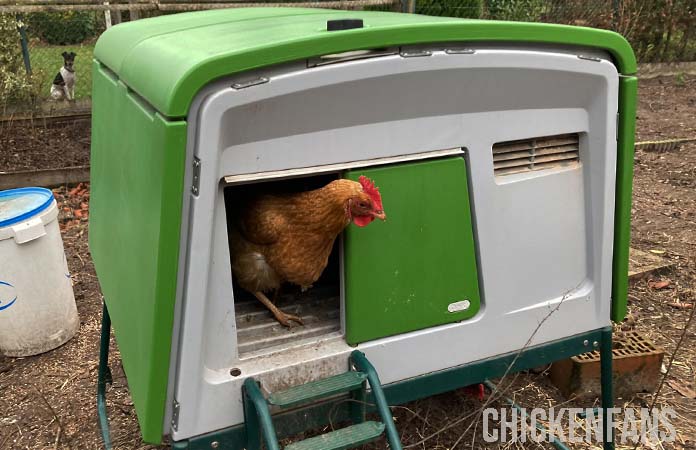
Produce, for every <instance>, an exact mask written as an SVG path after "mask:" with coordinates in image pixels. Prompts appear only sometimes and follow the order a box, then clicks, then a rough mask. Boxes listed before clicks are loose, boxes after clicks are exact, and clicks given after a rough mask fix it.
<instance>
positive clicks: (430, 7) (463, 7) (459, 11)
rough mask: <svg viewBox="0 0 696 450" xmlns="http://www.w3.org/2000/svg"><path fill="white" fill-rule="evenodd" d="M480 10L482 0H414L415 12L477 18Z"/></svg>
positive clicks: (479, 15)
mask: <svg viewBox="0 0 696 450" xmlns="http://www.w3.org/2000/svg"><path fill="white" fill-rule="evenodd" d="M482 10H483V8H482V0H456V1H453V0H416V14H426V15H430V16H446V17H466V18H473V19H478V18H480V17H481V12H482Z"/></svg>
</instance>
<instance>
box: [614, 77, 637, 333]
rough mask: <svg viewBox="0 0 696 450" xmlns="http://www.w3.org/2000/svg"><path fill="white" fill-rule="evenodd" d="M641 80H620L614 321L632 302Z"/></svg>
mask: <svg viewBox="0 0 696 450" xmlns="http://www.w3.org/2000/svg"><path fill="white" fill-rule="evenodd" d="M637 98H638V79H637V78H636V77H622V78H621V79H620V80H619V129H618V142H617V149H616V150H617V159H616V200H615V201H616V206H615V210H614V260H613V267H612V272H613V273H612V286H611V299H612V302H611V319H612V320H613V321H614V322H621V321H622V320H623V319H624V317H626V305H627V302H628V252H629V247H630V244H631V200H632V198H633V196H632V192H633V153H634V140H635V132H636V103H637Z"/></svg>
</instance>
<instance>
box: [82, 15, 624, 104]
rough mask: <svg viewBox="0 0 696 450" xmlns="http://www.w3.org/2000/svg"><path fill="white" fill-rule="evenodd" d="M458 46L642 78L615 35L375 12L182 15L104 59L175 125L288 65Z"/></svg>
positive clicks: (115, 31) (103, 43)
mask: <svg viewBox="0 0 696 450" xmlns="http://www.w3.org/2000/svg"><path fill="white" fill-rule="evenodd" d="M340 18H361V19H363V21H364V24H365V26H364V28H360V29H353V30H345V31H332V32H328V31H326V21H327V20H330V19H340ZM456 41H467V42H474V41H497V42H527V43H553V44H563V45H577V46H583V47H594V48H599V49H604V50H607V51H608V52H610V53H611V55H612V56H613V58H614V62H615V64H616V66H617V68H618V70H619V72H620V73H622V74H624V75H631V74H634V73H635V72H636V60H635V56H634V55H633V51H632V50H631V47H630V45H629V44H628V42H627V41H626V40H625V39H624V38H623V37H622V36H621V35H619V34H616V33H614V32H611V31H607V30H597V29H593V28H584V27H572V26H565V25H553V24H540V23H521V22H498V21H484V20H470V19H453V18H448V17H430V16H420V15H415V14H400V13H388V12H376V11H335V10H323V9H300V8H241V9H223V10H210V11H203V12H193V13H183V14H174V15H167V16H161V17H156V18H152V19H143V20H137V21H133V22H127V23H123V24H121V25H117V26H115V27H112V28H111V29H109V30H108V31H106V32H105V33H104V34H102V36H101V38H100V39H99V41H98V42H97V45H96V48H95V50H94V55H95V58H96V59H97V60H98V61H99V62H101V63H102V64H104V65H105V66H106V67H108V68H109V69H110V70H112V71H113V72H115V73H116V74H117V75H118V77H119V79H121V80H122V81H123V82H124V83H125V84H127V85H128V86H129V88H130V89H132V90H133V91H135V92H136V93H138V94H139V95H140V96H142V97H143V98H145V99H146V100H147V101H148V102H149V103H150V104H151V105H152V106H153V107H154V108H155V109H157V110H158V111H159V112H160V113H161V114H162V115H164V116H167V117H185V116H186V115H187V112H188V109H189V106H190V105H191V101H192V100H193V97H194V96H195V95H196V93H197V92H198V91H199V90H200V89H201V88H203V87H204V86H205V85H207V84H208V83H210V82H211V81H213V80H215V79H217V78H220V77H224V76H227V75H230V74H233V73H238V72H242V71H245V70H249V69H254V68H258V67H263V66H270V65H273V64H278V63H282V62H288V61H293V60H298V59H304V58H308V57H313V56H321V55H326V54H331V53H336V52H344V51H349V50H358V49H370V48H380V47H385V46H397V45H407V44H420V43H432V42H456Z"/></svg>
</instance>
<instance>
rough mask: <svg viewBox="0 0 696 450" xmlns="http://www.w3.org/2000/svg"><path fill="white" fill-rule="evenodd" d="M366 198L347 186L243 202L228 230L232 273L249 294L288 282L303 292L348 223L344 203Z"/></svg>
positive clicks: (357, 186)
mask: <svg viewBox="0 0 696 450" xmlns="http://www.w3.org/2000/svg"><path fill="white" fill-rule="evenodd" d="M351 198H369V197H368V196H367V194H365V193H364V192H363V189H362V186H361V185H360V184H359V183H357V182H355V181H351V180H335V181H333V182H331V183H329V184H328V185H326V186H324V187H323V188H320V189H316V190H313V191H307V192H301V193H296V194H282V195H260V196H257V197H252V198H250V199H248V200H247V201H245V202H244V204H243V205H242V206H241V207H240V208H239V211H238V212H237V214H236V216H235V217H233V219H232V221H231V222H232V223H231V226H230V233H229V235H230V237H229V239H230V254H231V258H232V272H233V275H234V277H235V279H236V280H237V282H238V283H239V285H240V286H241V287H242V288H244V289H246V290H248V291H250V292H256V291H268V290H271V289H276V288H278V287H280V285H281V284H282V283H283V282H290V283H294V284H297V285H299V286H301V287H302V288H307V287H309V286H311V285H312V284H313V283H314V282H315V281H316V280H317V279H319V277H320V276H321V274H322V272H323V271H324V269H325V268H326V265H327V263H328V260H329V255H330V254H331V250H332V248H333V244H334V241H335V240H336V237H338V235H339V234H340V233H341V231H343V229H344V228H345V227H346V226H347V225H348V224H349V223H350V216H349V214H348V211H347V209H346V208H347V205H348V199H351Z"/></svg>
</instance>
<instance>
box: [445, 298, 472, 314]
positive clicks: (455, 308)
mask: <svg viewBox="0 0 696 450" xmlns="http://www.w3.org/2000/svg"><path fill="white" fill-rule="evenodd" d="M469 306H471V302H470V301H469V300H462V301H461V302H454V303H450V304H449V305H447V311H449V312H451V313H455V312H459V311H466V310H467V309H469Z"/></svg>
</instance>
